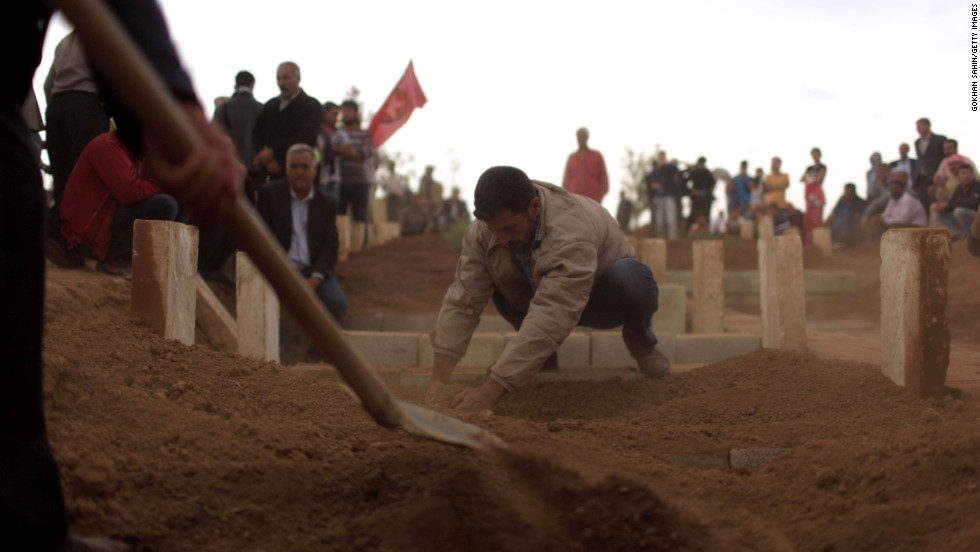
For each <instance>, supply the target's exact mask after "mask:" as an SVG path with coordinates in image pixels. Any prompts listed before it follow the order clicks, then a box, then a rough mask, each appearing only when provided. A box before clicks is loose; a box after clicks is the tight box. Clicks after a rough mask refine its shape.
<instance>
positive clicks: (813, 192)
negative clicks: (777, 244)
mask: <svg viewBox="0 0 980 552" xmlns="http://www.w3.org/2000/svg"><path fill="white" fill-rule="evenodd" d="M916 130H917V132H918V135H919V137H918V139H916V140H915V142H914V148H915V153H916V157H914V158H913V157H911V156H910V155H909V154H910V152H911V147H910V146H909V145H908V144H905V143H903V144H901V145H900V146H899V148H898V158H897V159H895V160H893V161H891V162H887V163H886V162H884V161H883V159H882V156H881V154H880V153H877V152H875V153H873V154H872V155H871V158H870V163H871V167H870V168H869V169H868V171H867V175H866V181H865V182H864V186H863V190H859V189H858V187H857V186H856V185H855V184H854V183H851V182H849V183H847V184H845V186H844V191H843V194H842V195H841V197H840V198H838V199H837V201H836V202H835V203H834V205H833V207H832V208H831V209H830V212H829V215H827V216H826V217H825V216H824V215H825V207H827V203H828V202H827V198H826V197H825V195H824V191H823V184H824V179H825V177H826V175H827V166H826V165H824V164H823V163H822V162H821V151H820V149H819V148H813V149H812V150H811V152H810V154H811V157H812V160H813V163H812V164H811V165H810V166H808V167H807V168H806V169H805V170H804V171H803V173H802V175H801V176H800V178H799V182H801V183H802V185H803V186H804V194H803V195H804V205H803V206H802V209H801V208H800V207H799V206H796V205H793V204H792V203H790V202H789V201H787V199H786V190H787V189H788V188H789V186H790V176H789V175H788V174H787V173H785V172H783V170H782V161H781V159H780V158H779V157H773V158H772V162H771V165H770V168H769V171H768V172H765V171H764V170H763V169H762V168H758V169H756V170H755V173H754V174H749V168H748V163H747V162H746V161H742V163H741V164H740V167H739V171H738V173H737V174H735V175H734V176H732V175H730V174H729V173H728V172H727V171H725V170H714V171H712V170H709V169H708V168H707V167H706V166H705V163H706V160H705V158H704V157H702V158H700V159H698V160H697V162H695V163H693V164H687V165H685V166H683V167H682V166H681V165H680V164H679V163H678V162H677V160H675V159H674V160H668V158H667V155H666V153H665V152H663V151H661V152H658V153H657V155H656V158H655V160H654V161H653V167H652V170H651V171H650V172H649V173H648V174H647V175H646V177H645V179H644V182H643V184H644V187H645V189H646V192H647V196H648V200H649V205H650V214H651V222H650V227H649V233H650V235H651V236H659V237H666V238H676V237H678V236H679V235H689V236H697V235H703V234H715V235H718V234H725V233H738V232H739V228H740V227H741V225H742V224H743V223H744V222H746V221H752V222H757V221H758V218H759V216H760V215H770V216H772V217H773V222H774V227H775V232H776V233H777V235H778V234H781V233H783V232H784V231H785V230H787V229H789V228H790V227H796V228H797V229H798V231H799V233H800V235H802V236H803V239H804V241H805V243H811V242H812V234H813V229H815V228H817V227H821V226H829V227H830V231H831V239H832V242H833V244H834V247H835V248H842V247H849V246H854V245H857V244H858V243H861V242H862V241H864V240H865V239H868V238H872V239H876V238H878V237H880V236H881V234H882V233H884V232H885V231H886V230H888V229H890V228H915V227H928V226H930V225H932V226H939V227H944V228H946V229H948V230H949V232H950V234H951V235H952V238H953V239H954V240H961V239H965V238H967V236H968V235H969V227H970V224H971V223H972V222H973V221H974V219H975V218H976V216H977V209H978V206H980V181H978V180H977V172H976V166H975V165H974V164H973V162H972V161H971V160H970V159H969V158H968V157H966V156H963V155H961V154H960V153H959V151H958V144H957V142H956V140H954V139H951V138H947V137H946V136H942V135H939V134H934V133H933V132H932V129H931V123H930V121H929V120H928V119H925V118H923V119H920V120H918V121H917V122H916ZM717 182H723V183H724V186H725V194H724V198H725V203H726V204H725V208H724V209H719V210H718V213H717V216H716V217H715V218H712V217H711V214H712V212H713V211H712V207H713V202H714V191H715V186H716V183H717ZM861 192H863V197H862V195H861ZM685 197H687V198H689V202H688V203H689V207H688V210H687V212H686V213H682V209H683V207H682V205H683V204H682V199H683V198H685ZM624 205H625V206H624ZM619 211H620V212H619V216H618V217H617V218H619V219H620V221H621V225H626V224H628V220H629V216H628V213H629V211H630V206H629V201H628V200H627V199H626V197H625V196H622V197H621V205H620V209H619Z"/></svg>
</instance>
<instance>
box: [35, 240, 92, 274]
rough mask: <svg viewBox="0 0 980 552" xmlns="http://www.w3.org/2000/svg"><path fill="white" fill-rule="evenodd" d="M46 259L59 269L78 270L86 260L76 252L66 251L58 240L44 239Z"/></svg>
mask: <svg viewBox="0 0 980 552" xmlns="http://www.w3.org/2000/svg"><path fill="white" fill-rule="evenodd" d="M44 257H45V258H46V259H47V260H49V261H51V262H52V263H54V265H55V266H57V267H58V268H77V267H79V266H82V264H84V262H85V259H83V258H82V256H81V255H79V254H78V253H77V252H76V251H71V250H68V249H65V247H64V246H63V245H62V244H61V242H60V241H58V239H57V238H52V237H50V236H49V237H47V238H44Z"/></svg>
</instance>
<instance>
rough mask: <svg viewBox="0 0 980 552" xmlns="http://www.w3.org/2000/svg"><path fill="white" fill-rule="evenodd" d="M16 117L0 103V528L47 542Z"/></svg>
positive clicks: (38, 304)
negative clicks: (0, 306)
mask: <svg viewBox="0 0 980 552" xmlns="http://www.w3.org/2000/svg"><path fill="white" fill-rule="evenodd" d="M21 120H22V116H21V114H20V105H19V104H11V103H7V102H4V103H2V104H0V150H2V151H4V152H5V153H4V155H3V157H2V158H0V255H2V257H0V305H3V309H2V315H0V317H2V319H0V359H3V360H2V367H0V535H3V539H4V542H6V543H17V544H16V545H15V546H22V547H23V548H20V549H21V550H50V549H51V548H53V547H54V546H55V545H56V544H57V543H58V542H60V541H61V540H63V539H64V538H65V534H66V531H67V527H68V522H67V518H66V515H65V508H64V504H63V502H62V497H61V483H60V481H59V479H58V468H57V466H56V465H55V462H54V457H53V456H52V455H51V450H50V449H49V447H48V439H47V434H46V432H45V425H44V408H43V404H42V398H41V397H42V394H41V335H42V313H43V308H44V242H43V236H44V191H43V189H42V187H41V173H40V171H39V169H38V167H37V165H36V164H35V162H34V161H33V158H32V155H33V154H32V152H31V150H30V147H29V146H28V136H27V131H26V130H24V128H23V123H19V122H18V121H21Z"/></svg>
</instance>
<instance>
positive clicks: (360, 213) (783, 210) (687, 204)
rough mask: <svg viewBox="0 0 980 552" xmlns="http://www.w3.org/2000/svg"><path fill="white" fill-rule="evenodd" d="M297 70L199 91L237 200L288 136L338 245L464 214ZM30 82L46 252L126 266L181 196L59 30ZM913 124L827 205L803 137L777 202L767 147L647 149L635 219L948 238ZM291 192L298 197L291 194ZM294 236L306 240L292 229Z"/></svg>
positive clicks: (699, 228)
mask: <svg viewBox="0 0 980 552" xmlns="http://www.w3.org/2000/svg"><path fill="white" fill-rule="evenodd" d="M300 82H301V72H300V68H299V66H297V65H296V64H295V63H292V62H288V61H287V62H283V63H281V64H280V65H279V66H278V68H277V70H276V83H277V85H278V87H279V90H280V93H279V94H278V95H277V96H275V97H273V98H271V99H269V100H267V101H266V102H264V103H263V102H260V101H258V100H256V99H255V98H254V97H253V95H252V91H253V89H254V86H255V77H254V76H253V75H252V74H251V73H249V72H248V71H241V72H239V73H238V74H237V75H236V76H235V82H234V93H233V94H232V95H231V96H230V97H222V98H219V99H216V100H215V110H214V115H213V118H212V124H214V125H216V126H217V127H219V128H220V129H221V130H223V131H224V132H225V133H226V134H227V135H228V136H229V138H230V139H231V141H232V143H233V144H234V147H235V150H236V153H237V156H238V160H239V161H240V163H241V164H242V165H243V166H244V168H245V172H246V173H247V177H246V180H245V185H244V188H245V190H244V191H245V194H246V196H247V197H248V198H249V200H250V201H252V202H253V203H255V202H256V201H258V200H259V198H260V196H261V195H262V194H261V193H260V192H261V190H262V189H263V188H264V187H269V186H272V185H273V183H280V182H281V181H286V182H290V183H295V182H299V181H300V180H304V179H305V178H306V175H302V174H300V173H302V172H303V171H302V167H297V171H296V172H295V174H293V173H291V167H290V159H289V151H290V149H291V148H293V147H294V146H297V145H301V144H302V145H306V146H307V147H308V148H309V151H310V152H312V154H313V155H314V159H312V162H311V163H310V164H311V165H312V167H313V171H314V172H313V174H312V176H311V178H312V185H311V186H310V189H311V190H312V191H310V192H309V193H311V194H319V195H322V196H324V197H326V198H327V199H328V201H329V204H330V205H331V208H330V209H331V215H330V216H332V217H335V216H336V215H339V214H344V215H349V216H350V226H349V228H350V236H351V244H352V245H351V250H352V251H358V250H359V249H360V247H359V245H363V244H364V243H365V242H366V240H367V225H368V223H369V222H370V221H380V220H384V219H387V220H389V221H397V222H399V223H400V226H401V232H402V235H415V234H429V233H448V232H451V231H455V229H458V228H460V227H462V225H464V224H466V223H468V222H469V221H470V213H469V209H468V208H467V205H466V203H465V201H463V200H462V199H461V197H460V190H459V189H458V188H456V187H453V188H452V191H451V193H450V194H449V197H446V196H445V193H444V190H445V188H444V186H443V184H442V183H440V182H439V181H438V180H437V179H436V177H435V170H434V167H433V166H431V165H430V166H427V167H426V168H425V173H424V174H423V175H422V176H421V178H419V180H418V184H417V186H416V187H415V188H414V189H413V188H412V187H411V186H410V185H409V182H408V177H406V176H404V175H402V174H401V173H400V172H399V170H398V167H397V163H396V161H395V160H393V159H387V158H384V159H381V158H380V156H379V153H378V151H377V150H376V148H375V144H374V141H373V138H372V136H371V134H370V132H369V130H368V129H366V128H364V125H363V124H362V120H361V109H360V105H359V104H358V102H357V101H356V99H353V98H349V99H345V100H344V101H342V102H341V103H339V104H337V103H334V102H330V101H327V102H322V103H321V102H320V101H319V100H318V99H316V98H314V97H313V96H310V95H309V94H308V93H307V92H306V91H305V90H303V88H302V87H301V86H300ZM44 91H45V95H46V98H47V128H46V130H47V144H46V147H47V149H48V152H49V159H50V170H51V174H52V179H53V198H52V200H53V201H52V207H51V216H50V217H49V220H50V225H49V239H48V252H49V258H51V259H52V260H53V261H55V262H57V263H58V264H59V265H62V266H71V265H78V264H80V263H81V262H82V260H83V259H84V258H85V257H86V256H87V257H90V258H95V259H96V261H97V268H98V269H99V270H103V271H105V272H109V273H113V274H126V273H127V272H128V264H129V262H130V258H131V255H132V251H131V249H132V225H133V221H134V220H136V219H156V220H177V221H186V219H187V217H186V215H185V213H184V210H183V209H182V208H181V206H180V205H179V204H178V203H177V202H176V200H174V198H172V197H171V196H169V195H167V194H165V193H164V192H163V190H162V189H161V188H160V187H159V186H157V184H156V183H155V178H154V174H153V171H154V167H150V166H146V164H145V163H143V160H142V156H141V152H140V151H134V150H133V149H131V148H130V147H127V146H126V145H125V144H132V143H139V141H138V140H129V139H125V138H126V135H127V133H130V132H133V128H135V125H134V124H133V122H132V121H129V120H127V118H126V117H124V116H119V115H116V114H110V113H107V112H106V111H105V109H104V104H103V103H102V102H101V99H100V92H99V89H98V86H97V83H96V81H95V79H94V78H93V76H92V73H91V71H90V70H89V68H88V67H87V65H86V62H85V59H84V54H83V52H82V50H81V47H80V44H79V43H78V41H77V39H76V38H75V36H74V33H71V34H69V35H68V36H67V37H66V38H65V39H64V40H63V41H62V42H61V43H59V45H58V47H57V49H56V51H55V59H54V62H53V64H52V66H51V69H50V71H49V74H48V78H47V79H46V82H45V86H44ZM110 115H116V116H114V117H110ZM110 125H112V126H113V128H112V129H111V130H110ZM916 129H917V132H918V134H919V137H918V138H917V139H916V140H915V142H914V144H913V145H912V146H910V145H908V144H901V145H900V146H899V148H898V154H899V155H898V158H897V159H895V160H893V161H891V162H888V163H886V162H884V161H883V159H882V156H881V155H880V154H879V153H874V154H872V155H871V158H870V162H871V167H870V168H869V170H868V171H867V178H866V181H865V182H864V183H863V186H862V188H863V189H859V187H858V186H857V185H855V184H854V183H847V184H846V185H845V186H844V192H843V195H842V196H841V197H840V198H839V199H837V200H836V202H835V203H834V205H833V206H832V208H831V209H830V212H829V214H828V215H827V216H825V211H826V208H827V205H828V200H827V198H826V197H825V194H824V189H823V186H824V181H825V178H826V176H827V166H826V165H825V164H824V163H823V162H822V158H821V151H820V149H819V148H813V149H812V150H811V152H810V153H811V157H812V164H811V165H809V166H808V167H806V169H805V170H804V171H803V172H802V174H801V175H800V177H799V179H798V181H799V182H800V183H801V184H802V186H803V187H804V194H803V195H804V205H802V206H797V205H793V204H792V203H790V202H789V201H787V198H786V192H787V189H788V188H789V187H790V185H791V177H790V175H789V174H788V173H786V172H784V171H783V168H782V161H781V159H780V158H779V157H773V158H772V161H771V164H770V167H769V170H768V172H767V171H764V170H763V169H762V168H757V169H756V170H755V172H754V173H752V174H750V173H749V166H748V163H747V162H745V161H743V162H742V163H741V164H740V167H739V170H738V172H737V173H736V174H734V175H732V174H730V173H728V172H727V171H725V170H723V169H715V170H711V169H709V168H708V166H707V160H706V159H705V158H704V157H701V158H699V159H697V161H696V162H694V163H686V164H681V163H679V162H678V161H677V160H676V159H668V157H667V155H666V153H665V152H663V151H660V152H658V153H657V154H656V157H655V159H654V160H653V163H652V167H651V168H650V171H649V172H648V173H647V174H646V175H645V178H644V180H643V183H642V185H643V188H644V189H645V192H646V195H647V199H648V202H649V208H650V215H651V216H650V219H651V222H650V227H649V233H650V235H652V236H662V237H666V238H677V237H678V236H681V235H687V236H698V235H710V234H724V233H737V232H739V229H740V228H741V227H742V226H743V225H744V224H745V223H746V222H747V221H751V222H753V223H755V222H757V221H758V219H759V217H760V215H763V214H766V215H771V216H772V218H773V222H774V228H775V232H776V233H777V234H781V233H783V232H784V231H786V230H787V229H789V228H790V227H797V228H798V229H799V232H800V234H801V235H802V236H803V239H804V241H805V243H811V242H812V235H813V230H814V229H815V228H818V227H820V226H825V225H826V226H829V227H830V230H831V236H832V241H833V243H834V246H835V247H847V246H853V245H856V244H858V243H860V242H861V241H863V240H865V239H867V238H869V237H872V238H874V237H876V236H880V235H881V234H882V233H883V232H884V231H885V230H887V229H889V228H900V227H926V226H929V225H930V224H932V225H937V226H942V227H945V228H947V229H949V231H950V233H951V234H952V236H953V238H954V239H963V238H966V237H967V236H968V232H969V226H970V224H971V223H972V221H973V220H974V218H975V216H976V212H977V208H978V206H980V182H978V181H977V177H976V176H977V175H976V168H975V166H974V164H973V162H972V161H971V160H970V159H969V158H967V157H965V156H963V155H961V154H960V153H959V152H958V144H957V142H956V140H953V139H950V138H947V137H945V136H942V135H938V134H934V133H933V132H932V130H931V124H930V122H929V120H928V119H920V120H919V121H917V122H916ZM576 138H577V140H578V145H579V147H578V149H577V150H576V151H574V152H573V153H572V154H571V155H569V157H568V161H567V163H566V167H565V171H564V174H563V178H562V185H563V186H564V187H565V188H566V189H568V190H569V191H572V192H574V193H578V194H582V195H585V196H587V197H591V198H593V199H595V200H596V201H601V200H602V197H603V196H604V195H605V193H606V192H607V190H608V176H607V172H606V166H605V161H604V159H603V157H602V155H601V154H600V153H599V152H598V151H595V150H593V149H590V148H589V147H588V139H589V133H588V130H587V129H585V128H580V129H578V131H577V132H576ZM913 148H914V152H915V157H912V156H911V155H910V154H911V153H912V151H913ZM299 164H300V165H304V164H306V163H305V162H304V163H299ZM718 182H723V183H724V195H723V196H722V197H723V198H724V201H725V206H724V208H722V209H717V211H714V210H713V209H716V208H715V206H714V202H715V190H716V185H717V183H718ZM305 189H306V187H305V186H299V187H297V188H295V189H294V192H293V194H294V199H295V200H296V201H297V202H301V201H303V200H304V198H305V194H306V193H307V192H306V191H303V190H305ZM296 190H300V191H302V194H303V195H302V196H300V197H296V195H295V194H296V193H297V192H296ZM376 191H377V192H380V193H381V194H383V196H384V200H383V207H382V208H376V209H374V210H372V206H373V204H374V203H373V202H372V201H371V198H373V197H374V196H375V193H376ZM862 192H863V196H862ZM311 197H312V196H311ZM296 209H307V208H306V207H296ZM259 211H260V212H261V211H262V209H259ZM297 212H298V211H297ZM304 212H305V211H304ZM714 212H717V216H716V217H715V218H712V213H714ZM297 216H299V215H297ZM631 218H632V217H631V213H630V207H629V202H628V201H627V200H626V197H625V195H623V196H621V205H620V209H619V212H618V213H617V219H619V220H620V224H621V226H623V227H624V229H625V228H627V227H628V226H629V224H630V221H631ZM297 220H299V219H297ZM287 238H288V236H287ZM302 238H303V239H302V240H299V241H300V242H301V243H302V244H304V246H306V244H307V241H308V240H307V236H302ZM283 246H284V248H285V247H287V246H290V242H289V240H286V239H285V238H284V243H283ZM233 252H234V246H233V244H232V243H231V242H230V240H229V239H228V237H227V236H225V235H224V232H223V230H222V229H221V228H220V227H217V226H213V227H211V226H202V227H201V233H200V247H199V255H198V269H199V270H200V272H201V273H202V275H204V276H205V278H207V279H211V280H224V281H228V280H230V278H229V276H228V274H227V272H226V267H227V266H228V263H227V261H228V259H229V257H230V256H231V254H232V253H233ZM291 256H292V257H293V258H294V261H295V262H296V264H297V267H299V268H300V269H301V270H303V269H306V268H308V267H309V266H311V264H312V263H311V259H310V258H309V257H310V255H309V254H308V252H307V253H303V254H300V253H296V254H293V253H291ZM331 270H332V269H331ZM324 276H326V275H324Z"/></svg>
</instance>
